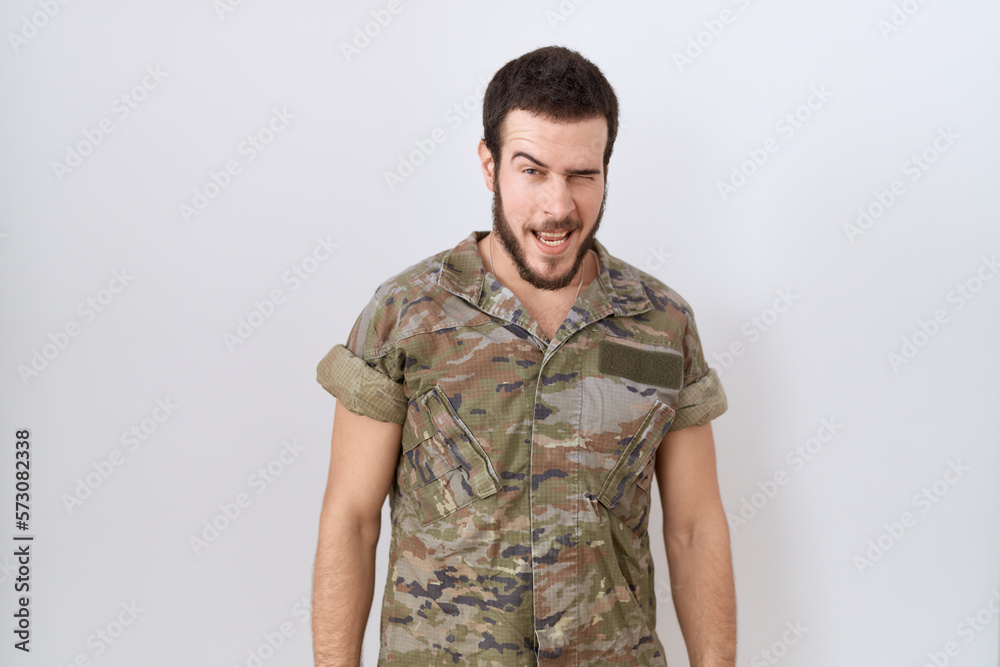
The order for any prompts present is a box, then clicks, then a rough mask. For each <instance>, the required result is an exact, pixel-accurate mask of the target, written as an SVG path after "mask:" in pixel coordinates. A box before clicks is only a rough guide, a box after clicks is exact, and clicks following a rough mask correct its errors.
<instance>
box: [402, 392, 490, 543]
mask: <svg viewBox="0 0 1000 667" xmlns="http://www.w3.org/2000/svg"><path fill="white" fill-rule="evenodd" d="M402 444H403V454H402V456H401V457H400V462H399V468H398V471H397V473H398V474H397V479H398V483H399V486H400V488H401V489H402V490H403V491H404V492H405V493H406V494H407V496H408V498H409V499H410V502H411V503H412V506H413V508H414V510H415V512H416V514H417V517H418V518H419V520H420V523H421V524H423V525H425V526H426V525H428V524H430V523H433V522H434V521H437V520H439V519H442V518H444V517H446V516H448V515H449V514H452V513H453V512H455V511H456V510H457V509H459V508H460V507H465V506H466V505H468V504H469V503H471V502H472V501H474V500H476V499H477V498H486V497H488V496H492V495H493V494H495V493H496V492H497V491H499V490H500V486H501V485H500V479H499V477H498V476H497V474H496V471H495V470H494V469H493V464H492V463H491V462H490V460H489V457H488V456H487V455H486V452H484V451H483V448H482V446H481V445H480V444H479V442H478V441H477V440H476V439H475V437H474V436H473V435H472V433H471V432H470V431H469V429H468V427H467V426H466V425H465V423H464V422H462V420H461V419H460V418H459V416H458V414H457V413H456V412H455V409H454V408H453V407H452V405H451V403H450V402H449V401H448V397H447V396H446V395H445V393H444V391H442V390H441V388H439V387H437V386H434V387H431V389H429V390H428V391H426V392H424V393H423V394H421V395H420V396H417V397H414V398H413V399H411V400H410V405H409V407H408V409H407V416H406V426H405V427H404V428H403V441H402Z"/></svg>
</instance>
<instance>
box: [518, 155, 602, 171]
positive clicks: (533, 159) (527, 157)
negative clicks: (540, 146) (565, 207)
mask: <svg viewBox="0 0 1000 667" xmlns="http://www.w3.org/2000/svg"><path fill="white" fill-rule="evenodd" d="M519 157H523V158H525V159H526V160H530V161H531V162H534V163H535V164H537V165H538V166H539V167H541V168H542V169H548V168H549V167H548V165H546V164H542V163H541V162H540V161H538V160H536V159H535V158H533V157H532V156H530V155H528V154H527V153H525V152H524V151H517V152H516V153H514V154H513V155H511V156H510V161H511V162H513V161H514V160H515V159H516V158H519ZM567 173H570V174H574V175H577V176H594V175H598V174H600V173H601V170H600V169H570V170H569V172H567Z"/></svg>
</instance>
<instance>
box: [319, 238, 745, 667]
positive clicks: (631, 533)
mask: <svg viewBox="0 0 1000 667" xmlns="http://www.w3.org/2000/svg"><path fill="white" fill-rule="evenodd" d="M486 234H487V232H485V231H475V232H473V233H471V234H470V235H469V236H468V237H466V238H465V239H464V240H463V241H462V242H461V243H459V244H458V245H457V246H455V247H454V248H452V249H451V250H447V251H443V252H440V253H438V254H435V255H433V256H431V257H429V258H427V259H425V260H423V261H421V262H419V263H417V264H414V265H413V266H411V267H409V268H407V269H406V270H404V271H403V272H401V273H399V274H397V275H396V276H394V277H392V278H390V279H389V280H387V281H386V282H385V283H383V284H382V285H381V286H380V287H379V288H378V289H377V290H376V291H375V295H374V297H373V298H372V300H371V301H370V302H369V304H368V305H367V307H366V308H365V309H364V310H363V311H362V313H361V315H360V316H359V317H358V319H357V321H356V322H355V324H354V327H353V329H352V330H351V333H350V335H349V337H348V340H347V344H346V346H345V345H336V346H334V347H333V349H331V350H330V352H329V353H327V355H326V356H325V357H324V358H323V360H322V361H321V362H320V363H319V366H318V368H317V379H318V381H319V382H320V384H322V386H323V387H325V388H326V389H327V390H328V391H329V392H330V393H332V394H333V395H334V396H335V397H336V398H337V399H338V400H339V401H342V402H343V403H344V405H345V407H347V409H349V410H350V411H352V412H355V413H358V414H362V415H367V416H370V417H372V418H374V419H377V420H380V421H387V422H395V423H398V424H402V438H401V440H402V442H401V450H400V454H401V455H400V457H399V460H398V463H397V467H396V475H395V478H394V481H393V483H392V485H391V489H390V492H389V504H390V511H391V517H392V535H391V542H390V545H391V546H390V551H389V566H388V567H389V569H388V576H387V578H386V582H385V591H384V598H383V605H382V610H381V624H380V630H381V633H380V634H381V646H380V651H379V660H378V664H379V665H383V664H397V665H414V666H417V665H419V666H420V667H426V666H427V665H503V666H506V665H666V659H665V655H664V651H663V646H662V645H661V643H660V640H659V638H658V637H657V634H656V611H657V606H656V605H657V603H656V591H655V588H656V584H655V578H654V572H653V559H652V556H651V554H650V550H649V534H648V532H647V528H648V519H649V512H650V484H651V482H652V477H653V470H654V461H655V453H656V449H657V446H658V445H659V443H660V441H661V440H662V439H663V436H664V435H665V434H666V433H667V431H671V430H676V429H679V428H683V427H685V426H691V425H695V424H704V423H706V422H708V421H710V420H711V419H713V418H715V417H717V416H718V415H720V414H722V413H723V412H724V411H725V410H726V397H725V393H724V392H723V389H722V386H721V384H720V382H719V378H718V376H717V374H716V372H715V371H714V370H713V369H710V368H709V367H708V365H707V364H706V362H705V358H704V355H703V352H702V348H701V342H700V340H699V337H698V331H697V329H696V328H695V322H694V315H693V313H692V311H691V307H690V306H689V305H688V304H687V302H685V301H684V299H683V298H681V296H680V295H679V294H677V292H675V291H673V290H672V289H670V288H669V287H667V286H666V285H664V284H663V283H662V282H660V281H659V280H657V279H656V278H654V277H653V276H651V275H649V274H648V273H645V272H643V271H640V270H639V269H637V268H635V267H634V266H632V265H630V264H627V263H626V262H624V261H622V260H620V259H617V258H615V257H612V256H611V255H610V254H608V252H607V250H606V249H605V248H604V246H603V245H601V244H600V243H599V242H595V244H594V249H595V251H596V252H597V255H598V258H599V260H600V273H599V275H598V276H597V278H596V279H594V280H593V281H592V282H591V283H590V284H589V285H587V287H586V288H585V289H583V291H582V292H581V293H580V295H579V297H578V299H577V301H576V304H575V305H574V306H573V307H572V309H571V310H570V312H569V314H568V315H567V316H566V319H565V321H564V322H563V323H562V325H561V326H560V327H559V329H558V331H557V332H556V334H555V336H554V337H553V339H552V340H551V341H548V340H547V339H546V337H545V335H544V334H543V333H542V332H541V330H540V328H539V327H538V325H537V324H536V323H535V322H534V321H533V320H532V319H531V317H530V316H529V314H528V313H527V311H526V310H525V309H524V307H523V306H522V305H521V303H520V301H519V300H518V299H517V297H515V296H514V294H513V292H511V291H510V290H509V289H508V288H506V287H504V286H503V285H502V284H501V283H500V282H499V281H497V280H496V278H495V277H494V276H493V274H492V273H490V272H489V271H488V270H487V268H486V267H485V266H484V264H483V261H482V259H481V258H480V256H479V252H478V250H477V246H476V242H477V241H478V240H479V239H481V238H482V237H483V236H485V235H486ZM357 445H358V446H363V445H364V443H357Z"/></svg>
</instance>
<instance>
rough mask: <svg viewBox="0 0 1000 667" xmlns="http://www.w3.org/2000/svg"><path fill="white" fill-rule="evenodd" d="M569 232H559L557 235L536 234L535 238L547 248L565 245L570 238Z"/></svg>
mask: <svg viewBox="0 0 1000 667" xmlns="http://www.w3.org/2000/svg"><path fill="white" fill-rule="evenodd" d="M569 234H570V233H569V232H559V233H557V234H551V233H548V232H535V236H536V237H537V238H538V240H539V241H541V242H542V243H544V244H545V245H547V246H557V245H560V244H561V243H563V242H564V241H565V240H566V238H567V237H568V236H569Z"/></svg>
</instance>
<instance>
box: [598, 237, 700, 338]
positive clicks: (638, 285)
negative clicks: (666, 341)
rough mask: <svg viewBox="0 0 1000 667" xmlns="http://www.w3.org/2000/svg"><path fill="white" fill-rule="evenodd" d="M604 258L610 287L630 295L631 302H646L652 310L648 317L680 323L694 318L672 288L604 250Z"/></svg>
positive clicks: (681, 298) (684, 301)
mask: <svg viewBox="0 0 1000 667" xmlns="http://www.w3.org/2000/svg"><path fill="white" fill-rule="evenodd" d="M604 255H605V257H604V259H605V262H606V264H607V269H608V274H609V276H610V278H611V281H612V284H614V285H615V286H616V287H617V286H619V285H620V286H622V288H624V289H625V290H627V291H629V292H631V294H632V298H635V299H639V300H642V299H646V300H648V301H649V304H650V305H651V306H652V308H651V309H650V313H651V314H650V315H649V317H667V318H670V319H671V320H673V321H678V320H680V321H682V322H686V321H687V320H688V319H689V318H693V315H692V309H691V305H690V304H689V303H688V301H687V299H685V298H684V297H683V296H682V295H681V294H680V293H679V292H678V291H677V290H675V289H674V288H673V287H671V286H670V285H668V284H667V283H665V282H663V281H662V280H660V279H659V278H657V277H656V276H654V275H653V274H651V273H649V272H648V271H644V270H643V269H640V268H639V267H637V266H635V265H634V264H630V263H629V262H626V261H625V260H623V259H620V258H618V257H615V256H614V255H611V254H610V253H608V252H607V250H605V251H604Z"/></svg>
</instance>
